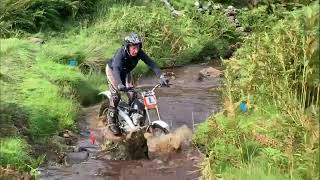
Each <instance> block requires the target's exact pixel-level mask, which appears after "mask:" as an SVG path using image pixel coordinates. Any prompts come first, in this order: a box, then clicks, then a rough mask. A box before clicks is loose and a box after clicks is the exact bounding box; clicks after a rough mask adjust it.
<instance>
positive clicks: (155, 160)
mask: <svg viewBox="0 0 320 180" xmlns="http://www.w3.org/2000/svg"><path fill="white" fill-rule="evenodd" d="M152 162H154V163H155V164H161V163H163V161H161V160H160V159H154V160H153V161H152Z"/></svg>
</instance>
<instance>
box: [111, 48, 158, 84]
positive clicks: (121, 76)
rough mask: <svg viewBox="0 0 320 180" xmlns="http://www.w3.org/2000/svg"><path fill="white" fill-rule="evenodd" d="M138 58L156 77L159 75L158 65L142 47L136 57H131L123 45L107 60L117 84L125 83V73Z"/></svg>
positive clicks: (129, 70) (126, 73) (133, 65)
mask: <svg viewBox="0 0 320 180" xmlns="http://www.w3.org/2000/svg"><path fill="white" fill-rule="evenodd" d="M140 59H141V60H142V61H143V62H144V63H145V64H146V65H148V66H149V67H150V68H151V69H152V70H153V72H155V74H156V75H157V76H158V77H159V76H160V75H161V70H160V69H159V67H158V66H157V65H156V63H155V62H154V61H153V60H152V59H151V58H150V57H149V56H148V55H147V54H146V53H145V52H144V51H143V50H142V49H140V50H139V52H138V55H137V56H136V57H132V56H130V55H129V54H128V52H127V51H126V49H125V47H124V46H123V47H121V48H119V49H118V51H117V53H116V54H115V56H114V57H113V58H112V60H111V61H109V62H108V65H109V67H110V68H111V69H112V72H113V76H114V78H115V80H116V83H117V84H120V82H122V84H124V85H125V79H126V77H127V75H128V74H129V73H130V72H131V71H132V70H133V69H134V68H135V67H136V66H137V64H138V62H139V60H140Z"/></svg>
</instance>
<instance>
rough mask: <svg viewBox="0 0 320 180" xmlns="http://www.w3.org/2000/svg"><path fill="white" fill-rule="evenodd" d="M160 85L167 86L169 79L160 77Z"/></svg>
mask: <svg viewBox="0 0 320 180" xmlns="http://www.w3.org/2000/svg"><path fill="white" fill-rule="evenodd" d="M160 84H161V85H162V86H168V85H169V79H168V78H166V77H165V76H164V75H161V76H160Z"/></svg>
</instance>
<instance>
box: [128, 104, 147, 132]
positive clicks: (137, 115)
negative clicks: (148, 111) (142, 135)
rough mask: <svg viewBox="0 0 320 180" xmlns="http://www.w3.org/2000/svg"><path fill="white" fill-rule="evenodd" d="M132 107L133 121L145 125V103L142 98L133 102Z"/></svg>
mask: <svg viewBox="0 0 320 180" xmlns="http://www.w3.org/2000/svg"><path fill="white" fill-rule="evenodd" d="M131 109H132V113H131V116H130V117H131V119H132V120H133V123H134V124H135V125H140V126H143V125H144V121H145V118H146V117H145V111H144V104H143V103H142V102H141V101H140V100H138V99H136V100H134V101H133V102H132V105H131Z"/></svg>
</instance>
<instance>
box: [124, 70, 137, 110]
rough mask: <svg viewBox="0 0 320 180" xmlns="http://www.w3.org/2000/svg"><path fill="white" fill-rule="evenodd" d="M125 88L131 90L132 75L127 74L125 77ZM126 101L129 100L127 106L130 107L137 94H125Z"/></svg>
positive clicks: (130, 92)
mask: <svg viewBox="0 0 320 180" xmlns="http://www.w3.org/2000/svg"><path fill="white" fill-rule="evenodd" d="M126 87H127V88H133V87H134V86H133V77H132V74H131V73H129V74H128V75H127V77H126ZM127 96H128V99H129V105H131V103H132V102H133V100H135V99H136V98H137V93H136V92H134V91H129V92H128V93H127Z"/></svg>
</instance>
